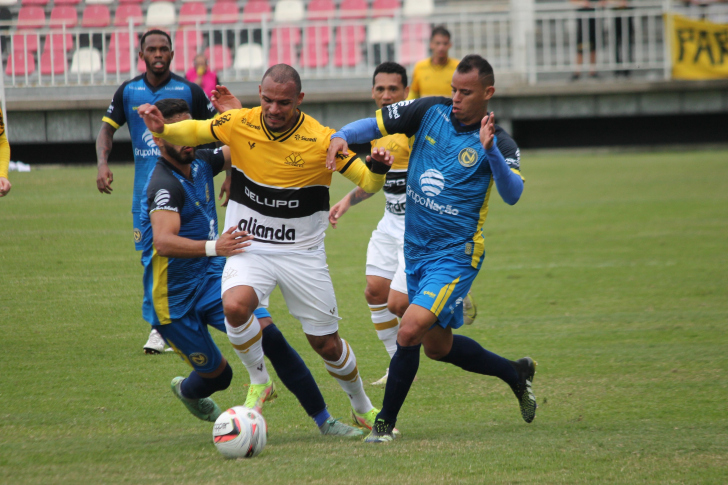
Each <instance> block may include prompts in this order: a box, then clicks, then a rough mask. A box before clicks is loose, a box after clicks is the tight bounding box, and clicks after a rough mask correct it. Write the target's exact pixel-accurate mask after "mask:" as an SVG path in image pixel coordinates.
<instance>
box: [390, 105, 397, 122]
mask: <svg viewBox="0 0 728 485" xmlns="http://www.w3.org/2000/svg"><path fill="white" fill-rule="evenodd" d="M387 115H389V119H390V120H396V119H397V118H399V112H398V111H397V105H396V104H390V105H388V106H387Z"/></svg>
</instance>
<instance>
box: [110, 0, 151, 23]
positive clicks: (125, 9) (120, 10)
mask: <svg viewBox="0 0 728 485" xmlns="http://www.w3.org/2000/svg"><path fill="white" fill-rule="evenodd" d="M129 18H131V19H132V21H133V22H134V25H141V24H143V23H144V14H143V13H142V7H141V5H137V4H135V3H123V4H121V5H119V6H118V7H117V8H116V12H115V13H114V24H113V25H115V26H117V27H126V26H128V25H129Z"/></svg>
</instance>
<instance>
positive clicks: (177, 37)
mask: <svg viewBox="0 0 728 485" xmlns="http://www.w3.org/2000/svg"><path fill="white" fill-rule="evenodd" d="M172 45H174V70H175V71H178V72H185V71H187V69H189V68H190V67H192V66H193V65H194V61H195V56H196V55H197V51H198V48H199V47H200V46H201V45H202V32H200V31H198V30H196V29H195V28H194V27H191V28H189V29H184V30H183V29H180V30H178V31H177V32H175V34H174V43H173V44H172Z"/></svg>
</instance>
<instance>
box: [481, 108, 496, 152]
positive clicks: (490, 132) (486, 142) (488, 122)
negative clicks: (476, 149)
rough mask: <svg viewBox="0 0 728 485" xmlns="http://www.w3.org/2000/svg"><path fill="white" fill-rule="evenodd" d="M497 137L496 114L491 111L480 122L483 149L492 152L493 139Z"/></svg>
mask: <svg viewBox="0 0 728 485" xmlns="http://www.w3.org/2000/svg"><path fill="white" fill-rule="evenodd" d="M494 137H495V114H494V113H493V112H492V111H491V112H490V113H488V114H486V115H485V116H484V117H483V119H482V120H481V121H480V143H481V144H482V145H483V148H485V149H486V150H490V149H491V148H493V138H494Z"/></svg>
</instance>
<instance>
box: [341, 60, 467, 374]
mask: <svg viewBox="0 0 728 485" xmlns="http://www.w3.org/2000/svg"><path fill="white" fill-rule="evenodd" d="M408 92H409V88H408V87H407V71H406V70H405V68H404V67H402V66H401V65H400V64H397V63H396V62H384V63H382V64H380V65H379V66H377V68H376V69H375V70H374V75H373V77H372V99H374V102H375V103H376V105H377V108H379V109H382V108H383V107H385V106H389V105H391V104H394V103H398V102H400V101H404V100H405V99H407V93H408ZM371 145H372V146H374V147H384V148H386V149H387V150H389V151H390V152H391V153H392V155H394V164H393V165H392V168H391V169H390V170H389V172H387V181H386V182H385V183H384V189H383V192H384V195H385V197H386V206H385V210H384V216H383V217H382V219H381V220H380V221H379V224H378V225H377V228H376V229H375V230H374V232H372V237H371V239H370V240H369V246H368V247H367V262H366V281H367V286H366V289H365V290H364V297H365V298H366V301H367V303H368V305H369V310H370V312H371V318H372V323H373V324H374V329H375V330H376V332H377V337H379V340H381V341H382V343H383V344H384V348H385V349H386V350H387V353H388V354H389V358H390V359H391V358H392V356H393V355H394V353H395V352H396V350H397V331H398V330H399V318H402V315H404V312H405V310H407V307H408V306H409V300H408V298H407V276H406V275H405V272H404V268H405V263H404V212H405V206H406V203H407V202H406V199H407V196H406V194H405V186H406V183H407V165H408V163H409V156H410V147H409V140H408V139H407V137H406V136H405V135H403V134H395V135H389V136H385V137H382V138H379V139H378V140H373V141H372V142H371ZM351 148H352V150H354V151H355V152H357V153H365V152H368V151H369V150H370V147H369V146H367V145H358V146H352V147H351ZM372 195H373V194H369V193H367V192H365V191H364V190H362V189H361V188H360V187H356V188H355V189H354V190H352V191H351V192H349V193H348V194H346V195H345V196H344V197H343V198H342V199H341V200H340V201H339V202H337V203H336V204H335V205H334V206H332V207H331V210H330V211H329V222H330V223H331V225H332V226H333V227H334V228H336V226H337V223H338V222H339V219H340V218H341V216H343V215H344V214H345V213H346V212H347V211H348V210H349V208H350V207H351V206H353V205H356V204H358V203H360V202H362V201H364V200H366V199H368V198H370V197H371V196H372ZM463 311H464V318H465V324H466V325H469V324H471V323H473V320H474V319H475V316H476V308H475V305H474V304H473V303H472V298H471V296H470V294H469V293H468V296H466V298H465V301H464V302H463ZM388 376H389V368H387V371H386V373H385V374H384V377H382V378H381V379H379V380H377V381H375V382H372V384H373V385H376V386H383V385H385V384H386V383H387V377H388Z"/></svg>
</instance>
